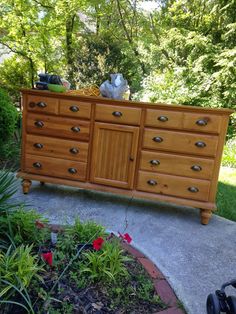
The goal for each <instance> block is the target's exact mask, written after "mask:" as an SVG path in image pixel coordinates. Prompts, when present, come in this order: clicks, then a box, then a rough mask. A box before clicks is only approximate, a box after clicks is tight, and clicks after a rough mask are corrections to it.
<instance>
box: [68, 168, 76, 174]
mask: <svg viewBox="0 0 236 314" xmlns="http://www.w3.org/2000/svg"><path fill="white" fill-rule="evenodd" d="M68 171H69V173H71V174H76V173H77V170H76V169H75V168H69V169H68Z"/></svg>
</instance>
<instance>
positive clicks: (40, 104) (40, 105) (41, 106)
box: [36, 101, 47, 108]
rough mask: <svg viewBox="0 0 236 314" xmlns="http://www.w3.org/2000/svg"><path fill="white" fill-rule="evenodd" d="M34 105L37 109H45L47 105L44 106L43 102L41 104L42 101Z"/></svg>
mask: <svg viewBox="0 0 236 314" xmlns="http://www.w3.org/2000/svg"><path fill="white" fill-rule="evenodd" d="M36 105H37V106H38V107H39V108H45V107H47V104H46V103H45V102H43V101H40V102H38V103H37V104H36Z"/></svg>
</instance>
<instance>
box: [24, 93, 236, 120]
mask: <svg viewBox="0 0 236 314" xmlns="http://www.w3.org/2000/svg"><path fill="white" fill-rule="evenodd" d="M21 93H22V94H23V95H34V96H43V97H52V98H58V99H68V100H69V99H71V100H76V101H82V102H88V103H99V104H108V105H117V106H131V107H139V108H149V109H164V110H177V111H191V112H199V113H200V112H205V113H214V114H220V115H230V114H232V113H233V112H235V111H234V110H232V109H227V108H210V107H198V106H186V105H176V104H165V103H159V102H158V103H151V102H138V101H131V100H117V99H111V98H105V97H102V96H99V97H95V96H85V95H72V94H69V93H66V92H65V93H54V92H50V91H47V90H37V89H21Z"/></svg>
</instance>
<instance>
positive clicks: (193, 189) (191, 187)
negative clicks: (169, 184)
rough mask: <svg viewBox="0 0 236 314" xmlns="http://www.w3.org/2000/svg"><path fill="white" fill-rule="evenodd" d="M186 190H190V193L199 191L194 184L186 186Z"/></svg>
mask: <svg viewBox="0 0 236 314" xmlns="http://www.w3.org/2000/svg"><path fill="white" fill-rule="evenodd" d="M188 190H189V192H192V193H197V192H198V191H199V189H198V188H196V187H195V186H190V187H189V188H188Z"/></svg>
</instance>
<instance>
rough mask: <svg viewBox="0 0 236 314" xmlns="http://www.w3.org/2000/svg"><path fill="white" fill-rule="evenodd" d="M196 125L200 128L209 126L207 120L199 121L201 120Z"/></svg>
mask: <svg viewBox="0 0 236 314" xmlns="http://www.w3.org/2000/svg"><path fill="white" fill-rule="evenodd" d="M196 124H197V125H199V126H205V125H207V120H205V119H199V120H197V121H196Z"/></svg>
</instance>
